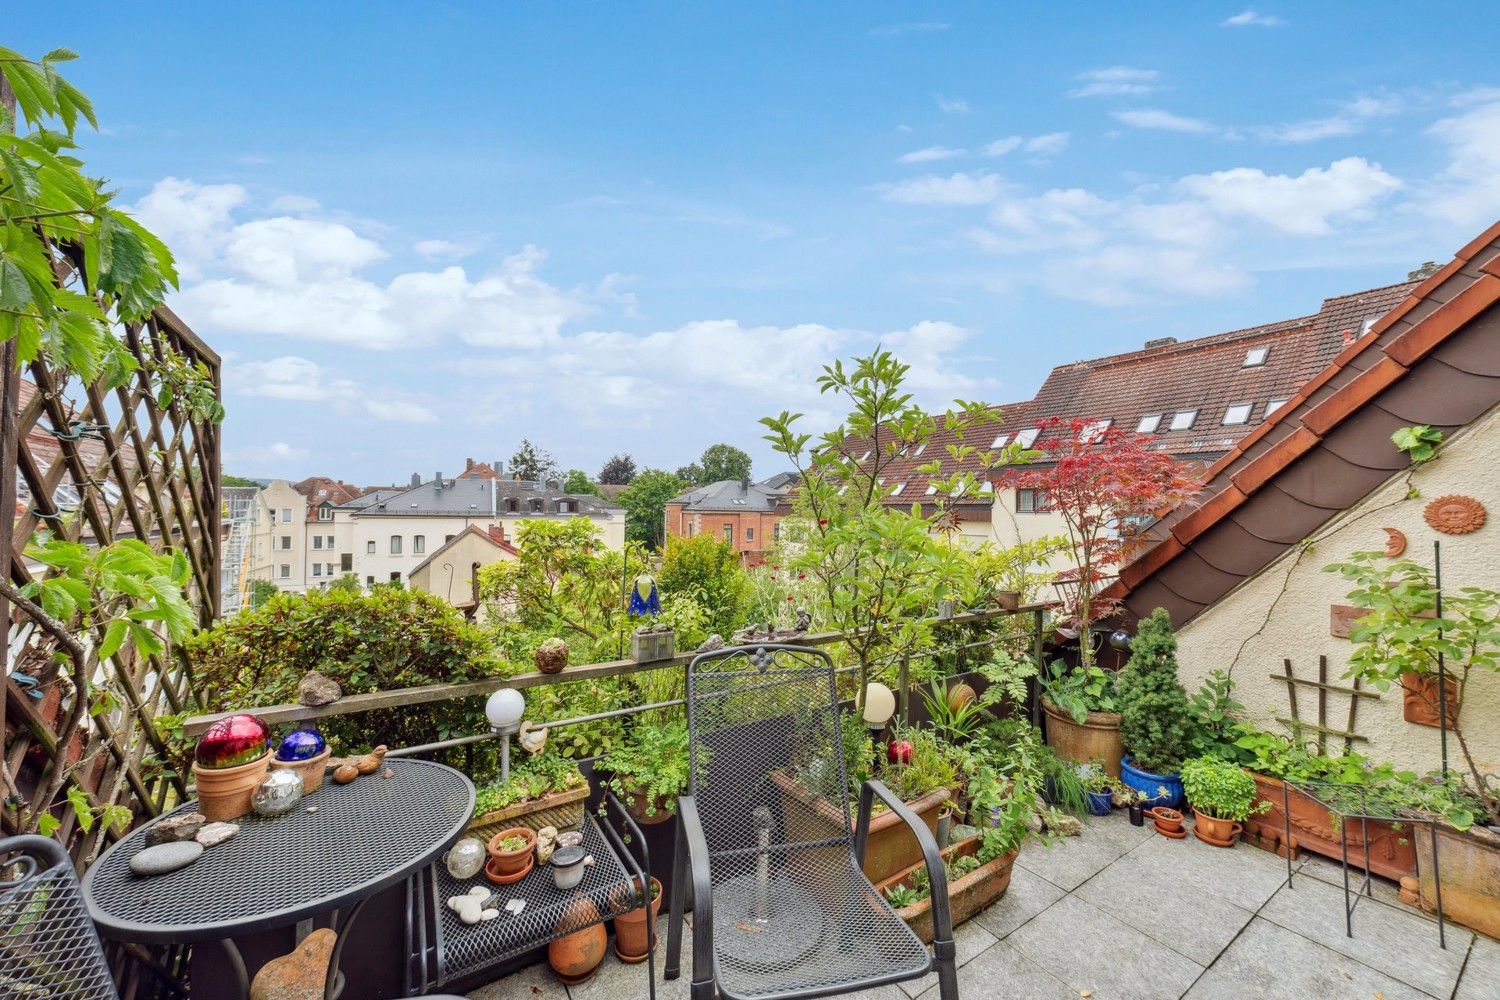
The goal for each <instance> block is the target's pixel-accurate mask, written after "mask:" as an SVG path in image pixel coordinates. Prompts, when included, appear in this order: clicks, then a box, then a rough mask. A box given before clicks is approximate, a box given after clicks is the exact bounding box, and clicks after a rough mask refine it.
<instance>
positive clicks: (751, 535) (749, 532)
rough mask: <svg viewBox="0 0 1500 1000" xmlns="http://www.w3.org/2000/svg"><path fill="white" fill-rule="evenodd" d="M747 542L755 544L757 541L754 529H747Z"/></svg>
mask: <svg viewBox="0 0 1500 1000" xmlns="http://www.w3.org/2000/svg"><path fill="white" fill-rule="evenodd" d="M745 541H747V542H753V541H755V529H754V528H746V529H745Z"/></svg>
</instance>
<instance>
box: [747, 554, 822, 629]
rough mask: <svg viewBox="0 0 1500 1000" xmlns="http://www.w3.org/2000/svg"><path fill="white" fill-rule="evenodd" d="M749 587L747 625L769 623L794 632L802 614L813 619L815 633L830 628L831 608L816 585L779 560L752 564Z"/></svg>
mask: <svg viewBox="0 0 1500 1000" xmlns="http://www.w3.org/2000/svg"><path fill="white" fill-rule="evenodd" d="M747 576H748V578H749V586H748V588H747V590H748V595H747V596H746V598H745V622H746V623H749V622H770V623H771V624H772V626H774V627H775V628H791V627H792V626H793V625H794V624H795V623H796V621H797V613H798V612H799V611H804V610H805V611H807V613H808V614H810V615H812V629H811V630H812V631H814V632H817V631H820V630H822V629H825V628H826V627H827V622H828V605H827V601H825V600H823V597H822V593H821V591H819V589H818V587H817V581H815V580H813V578H812V577H810V576H808V575H807V573H806V572H804V571H803V570H800V569H794V568H793V567H792V565H791V564H790V563H789V562H788V563H782V562H781V561H780V560H779V559H778V560H776V561H768V562H753V563H751V564H750V566H749V567H748V572H747Z"/></svg>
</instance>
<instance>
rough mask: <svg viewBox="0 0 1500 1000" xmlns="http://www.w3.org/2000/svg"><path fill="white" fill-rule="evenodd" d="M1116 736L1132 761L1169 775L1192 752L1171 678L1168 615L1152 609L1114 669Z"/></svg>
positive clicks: (1189, 722)
mask: <svg viewBox="0 0 1500 1000" xmlns="http://www.w3.org/2000/svg"><path fill="white" fill-rule="evenodd" d="M1120 737H1121V739H1122V740H1123V742H1124V743H1125V749H1126V750H1128V751H1130V753H1131V754H1133V755H1134V757H1135V766H1136V767H1138V768H1140V769H1142V770H1144V771H1150V772H1152V773H1154V774H1171V773H1173V772H1175V771H1176V770H1177V769H1178V767H1180V766H1181V765H1182V762H1183V761H1184V760H1186V759H1187V758H1188V757H1189V756H1191V755H1192V753H1193V744H1192V739H1193V716H1192V709H1191V707H1190V706H1189V704H1188V697H1187V692H1186V691H1184V690H1183V689H1182V684H1181V683H1180V682H1179V681H1178V680H1177V637H1176V636H1175V635H1173V634H1172V618H1171V616H1170V615H1169V614H1168V613H1167V610H1166V609H1165V608H1157V609H1156V610H1155V611H1153V612H1151V617H1150V618H1147V619H1145V620H1144V621H1142V622H1141V624H1140V627H1139V628H1138V629H1137V630H1136V634H1135V641H1134V642H1133V643H1132V644H1131V647H1130V662H1129V663H1127V664H1126V665H1125V669H1124V670H1122V671H1121V672H1120Z"/></svg>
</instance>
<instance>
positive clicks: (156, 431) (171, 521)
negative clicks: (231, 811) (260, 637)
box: [0, 308, 220, 862]
mask: <svg viewBox="0 0 1500 1000" xmlns="http://www.w3.org/2000/svg"><path fill="white" fill-rule="evenodd" d="M118 336H120V338H121V340H122V342H123V343H124V344H125V345H126V347H127V348H128V349H129V351H130V353H131V354H132V355H133V356H134V357H135V359H136V360H137V361H138V362H140V365H141V367H140V370H139V371H137V372H135V373H134V374H133V375H132V376H131V378H130V380H129V381H128V382H127V383H126V384H125V385H122V386H119V387H117V388H113V389H111V388H108V387H106V386H105V385H104V384H103V383H102V382H95V383H93V384H86V383H84V382H83V381H82V380H81V379H79V378H78V377H77V376H76V375H75V374H73V373H71V372H69V371H67V370H65V369H61V368H58V367H55V366H53V365H52V364H50V363H48V361H47V360H46V358H45V355H44V357H43V358H42V359H39V360H38V361H35V362H32V363H30V364H28V365H25V366H24V367H19V368H18V366H17V363H16V355H15V345H14V342H10V343H7V344H5V345H3V347H0V363H3V364H0V369H3V373H4V374H3V378H4V405H3V407H0V507H4V508H5V510H6V513H7V516H6V517H5V518H4V520H3V521H0V525H3V528H0V531H3V534H0V553H3V554H6V555H7V556H8V559H7V564H8V565H7V570H8V572H9V574H10V579H11V580H12V581H13V582H14V583H16V584H18V585H19V584H23V583H25V582H26V581H28V580H30V579H31V578H32V574H33V573H36V572H39V571H41V569H42V568H43V567H40V566H38V565H36V564H35V563H32V562H30V561H29V560H28V559H27V558H26V556H25V554H24V551H25V548H26V545H27V543H28V541H29V539H30V538H31V536H32V534H33V532H36V531H38V530H43V529H45V530H47V531H49V532H51V533H53V534H55V535H57V536H60V537H62V538H65V539H67V540H70V541H80V542H84V543H86V544H90V545H107V544H109V543H110V542H112V541H115V540H117V539H121V538H136V539H140V540H142V541H145V542H147V543H148V544H150V545H151V546H152V547H153V548H156V549H158V550H161V549H164V548H166V547H168V546H171V547H174V548H176V549H178V550H180V551H181V552H183V553H184V554H185V555H186V556H187V558H188V560H189V563H190V565H191V567H192V578H191V582H190V586H189V599H190V600H191V601H192V602H193V604H194V607H195V608H196V609H197V612H198V616H199V620H200V621H201V622H202V623H203V624H205V625H206V624H208V623H209V622H211V621H212V620H213V619H214V618H215V617H216V615H217V612H218V601H219V597H218V581H219V551H220V501H219V472H220V469H219V428H218V427H217V426H216V425H215V424H212V423H210V422H207V421H202V420H199V419H197V418H195V417H194V416H192V415H191V414H190V413H188V412H187V410H186V409H185V408H184V406H183V405H182V404H181V403H179V402H173V403H172V404H171V405H170V406H168V407H167V408H165V409H163V408H162V407H160V406H159V405H158V402H157V399H156V393H155V391H154V390H153V386H152V378H151V375H150V371H151V368H152V367H153V366H155V365H156V364H157V363H159V362H160V361H161V360H162V359H163V358H164V357H165V356H166V354H167V352H174V353H175V354H176V355H178V356H179V357H181V358H184V359H186V360H187V361H189V362H194V363H197V362H202V363H203V365H204V366H205V367H206V368H207V370H208V372H209V374H210V377H211V379H212V382H213V385H214V387H215V390H217V389H218V387H219V384H220V383H219V357H218V355H217V354H215V353H214V352H213V351H212V350H210V349H209V348H208V346H207V345H205V344H204V343H203V342H202V341H201V340H199V339H198V338H197V337H196V336H195V335H194V334H193V332H192V331H191V330H189V329H188V328H187V326H186V325H184V324H183V323H182V322H181V320H179V319H178V318H177V317H176V316H174V315H173V314H172V313H171V312H170V311H168V310H167V309H165V308H162V309H158V310H157V311H156V313H155V314H154V315H153V316H152V317H151V318H150V319H149V320H147V321H146V322H145V323H143V324H137V325H133V326H131V327H128V328H122V329H120V330H118ZM0 615H3V617H4V619H5V621H6V623H7V626H8V628H7V642H6V644H5V645H4V646H3V647H0V676H3V677H4V678H5V682H4V685H3V689H0V709H3V711H0V714H3V717H4V720H5V747H4V753H5V757H6V762H7V763H8V764H9V766H10V772H11V774H13V775H15V776H16V777H17V779H18V785H19V786H20V788H21V791H22V794H23V795H29V796H31V797H32V803H31V806H32V807H35V806H37V805H45V804H44V803H39V802H38V801H37V799H38V798H39V797H40V796H41V795H43V794H44V792H45V788H46V776H47V774H48V773H49V771H50V769H51V768H53V767H54V766H57V764H58V761H59V759H60V758H69V757H70V755H76V754H79V753H81V754H82V756H81V757H79V758H78V759H81V760H83V761H85V762H88V763H87V764H86V766H83V767H79V768H78V769H76V771H75V772H74V774H73V775H72V776H71V777H70V779H69V781H70V784H72V785H73V786H76V787H78V788H81V789H82V790H83V791H84V792H85V793H86V794H87V795H88V797H89V800H90V802H91V804H93V805H96V806H97V805H100V804H107V803H109V802H114V803H119V804H123V805H127V806H129V807H130V808H131V809H133V810H134V811H135V812H136V814H137V815H138V816H147V815H156V814H158V813H159V812H161V811H162V809H163V808H164V807H168V806H169V805H170V804H171V803H173V802H174V801H176V800H177V799H178V798H180V797H182V796H184V795H185V794H186V787H185V782H184V780H183V778H182V777H181V776H179V775H177V774H174V773H170V772H167V771H164V770H163V769H161V768H160V767H153V766H151V764H152V762H153V759H155V758H159V757H160V758H164V757H165V747H164V746H163V744H162V741H161V739H160V737H159V736H158V734H157V730H156V727H155V725H154V724H153V721H154V719H155V718H156V716H157V715H159V714H162V713H177V712H183V711H185V710H187V709H190V708H191V707H192V706H193V698H192V681H191V677H190V676H188V674H187V671H186V668H185V666H184V665H183V664H182V663H181V662H180V661H178V660H176V659H175V658H173V657H172V656H171V654H170V653H168V654H162V655H141V654H139V653H138V652H137V651H136V650H135V649H134V648H133V647H132V646H131V645H130V644H129V643H128V642H127V643H126V644H125V646H123V647H122V648H121V649H120V650H119V652H118V653H116V654H115V655H113V656H111V657H109V659H108V661H107V662H100V661H99V659H98V657H97V654H96V653H94V652H93V651H92V649H91V650H90V654H89V656H90V658H89V663H88V666H89V670H90V674H91V676H92V677H93V678H94V679H95V680H96V681H97V682H100V683H101V684H102V683H103V682H105V681H109V682H112V683H111V686H112V687H113V689H114V690H115V691H116V692H117V693H118V694H119V695H120V704H119V706H118V708H117V709H116V710H114V711H112V712H103V713H100V714H98V715H95V716H93V717H92V719H91V720H90V724H89V730H88V732H87V733H86V734H84V737H83V739H82V740H77V741H74V746H73V747H70V748H59V747H58V746H57V738H56V735H55V733H56V730H57V728H58V727H59V726H60V722H61V719H62V718H63V716H62V711H61V710H62V708H63V706H65V705H66V704H67V703H68V702H69V700H70V699H71V698H72V697H73V692H72V689H71V685H69V684H68V683H67V681H66V677H65V674H66V672H65V671H63V672H61V673H62V675H63V676H60V675H59V671H58V669H57V667H56V664H55V662H54V661H53V660H52V658H51V654H52V652H53V645H52V643H51V642H50V641H48V640H47V639H46V637H44V636H43V635H42V634H41V633H40V632H39V631H38V630H36V629H35V628H34V627H32V626H31V623H30V622H29V620H28V619H27V618H26V617H25V615H23V614H21V613H20V612H19V611H17V610H15V609H12V608H11V607H9V606H8V605H7V604H5V603H3V601H0ZM21 675H24V676H21ZM18 681H19V682H18ZM23 685H24V687H23ZM38 694H39V695H41V697H40V698H37V697H36V695H38ZM80 744H81V745H80ZM122 748H129V752H126V750H124V749H122ZM143 761H145V762H146V763H145V764H143ZM54 812H55V814H56V815H57V817H58V818H59V819H60V820H61V821H62V826H61V827H60V828H59V829H58V830H57V832H56V834H55V836H56V837H57V838H58V839H59V840H61V841H62V843H63V844H65V845H66V846H67V847H68V848H69V850H70V852H71V853H72V854H73V856H74V857H75V858H77V859H79V860H80V862H82V861H84V860H86V859H88V858H89V857H92V856H93V855H95V854H96V853H97V851H98V850H99V848H100V847H102V844H100V843H99V838H100V837H101V836H108V834H106V833H105V832H104V831H101V829H100V827H99V826H98V825H95V826H94V828H93V829H92V830H91V831H88V832H84V831H83V830H81V829H79V828H78V826H77V825H76V822H75V818H74V816H73V814H72V810H71V809H67V808H61V807H56V806H54ZM17 817H18V810H16V809H15V808H7V809H5V810H3V811H0V828H3V829H4V830H5V831H6V832H12V831H14V830H15V828H16V825H17Z"/></svg>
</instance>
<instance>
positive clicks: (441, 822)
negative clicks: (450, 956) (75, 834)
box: [83, 760, 474, 943]
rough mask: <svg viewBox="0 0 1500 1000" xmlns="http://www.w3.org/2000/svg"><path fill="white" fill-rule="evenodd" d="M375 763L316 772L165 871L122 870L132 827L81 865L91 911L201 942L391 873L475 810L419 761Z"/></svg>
mask: <svg viewBox="0 0 1500 1000" xmlns="http://www.w3.org/2000/svg"><path fill="white" fill-rule="evenodd" d="M385 766H386V767H387V768H389V769H390V771H391V775H392V776H391V777H390V778H383V777H381V775H380V773H379V772H377V773H375V774H369V775H363V776H361V777H360V778H357V779H356V780H354V781H352V782H350V783H349V784H347V785H336V784H334V783H333V782H332V781H326V782H324V784H323V787H322V788H320V789H319V790H318V791H317V792H315V793H314V794H312V795H310V796H308V797H307V798H306V799H304V800H303V803H300V804H299V805H298V806H297V808H296V809H295V810H293V811H292V812H291V813H290V814H289V815H286V816H281V817H277V818H275V819H268V818H265V817H262V816H257V815H254V814H251V815H249V816H243V817H241V818H240V819H238V820H236V821H235V822H237V823H239V824H240V832H239V834H238V835H237V836H236V837H235V838H234V839H233V840H230V841H228V842H227V843H224V844H220V845H219V846H217V847H212V848H209V849H208V850H207V851H205V852H203V856H202V857H201V858H199V859H198V860H197V861H196V862H194V863H193V864H191V865H188V866H187V867H186V868H180V869H178V870H177V871H175V872H171V873H169V874H166V875H155V876H149V877H143V876H140V875H136V874H134V873H133V872H131V871H130V858H131V856H132V855H134V854H135V853H136V852H137V851H139V850H140V849H141V848H142V847H143V846H144V844H145V836H146V831H145V828H142V829H139V830H136V831H135V832H133V833H131V834H130V835H129V836H128V837H126V838H125V839H124V840H122V841H120V842H119V843H118V844H116V845H115V846H114V847H113V848H111V849H110V850H109V851H108V852H107V853H106V854H105V855H104V856H103V857H102V858H100V859H99V860H98V861H97V862H96V863H95V864H94V866H93V867H92V868H90V869H89V870H88V873H87V874H85V875H84V878H83V894H84V899H85V901H86V902H87V903H88V907H89V912H90V914H91V915H92V916H93V918H94V922H95V923H96V924H97V925H98V926H99V930H100V932H101V933H103V934H104V935H106V936H108V937H113V938H117V939H120V940H125V941H142V942H151V943H176V942H191V941H208V940H214V939H219V938H227V937H231V936H233V935H236V934H244V933H248V932H253V931H259V930H269V929H272V928H276V927H285V926H287V925H289V924H293V923H296V922H297V921H298V920H301V919H303V918H305V917H311V916H314V915H316V914H319V913H324V912H327V911H329V910H335V909H338V908H340V907H343V906H346V905H348V904H350V903H354V902H357V901H359V900H362V899H365V898H367V897H369V896H371V895H373V894H375V893H376V892H379V891H380V890H381V889H384V888H385V887H386V886H390V885H394V884H396V883H397V882H400V881H402V880H403V879H405V878H406V877H407V876H409V875H411V874H412V873H413V872H414V871H416V870H417V869H419V868H421V867H422V866H424V865H426V864H427V863H428V862H429V861H431V860H432V859H433V858H434V857H436V856H438V855H439V854H441V853H442V852H443V851H445V850H447V849H448V848H449V847H450V846H451V845H452V844H453V842H454V841H456V840H458V838H459V836H460V835H461V834H462V833H463V831H464V827H465V825H466V824H467V823H468V820H469V816H470V814H471V813H472V812H473V810H474V785H473V784H472V783H471V782H470V781H469V779H468V778H466V777H464V776H463V775H462V774H460V773H459V772H457V771H455V770H453V769H452V768H450V767H446V766H444V765H442V764H434V763H432V762H430V761H424V760H389V761H387V762H386V764H385ZM307 806H317V808H318V811H317V812H313V813H310V812H308V811H307ZM196 808H197V803H196V802H192V803H189V804H187V805H184V806H182V807H181V808H179V809H177V810H175V811H174V815H175V813H182V812H191V811H192V810H193V809H196Z"/></svg>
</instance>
